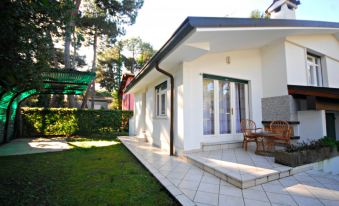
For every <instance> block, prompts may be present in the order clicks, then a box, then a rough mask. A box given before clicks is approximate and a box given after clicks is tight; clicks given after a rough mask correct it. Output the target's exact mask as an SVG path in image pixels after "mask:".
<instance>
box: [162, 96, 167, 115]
mask: <svg viewBox="0 0 339 206" xmlns="http://www.w3.org/2000/svg"><path fill="white" fill-rule="evenodd" d="M165 106H166V95H165V94H161V114H162V115H164V114H166V108H165Z"/></svg>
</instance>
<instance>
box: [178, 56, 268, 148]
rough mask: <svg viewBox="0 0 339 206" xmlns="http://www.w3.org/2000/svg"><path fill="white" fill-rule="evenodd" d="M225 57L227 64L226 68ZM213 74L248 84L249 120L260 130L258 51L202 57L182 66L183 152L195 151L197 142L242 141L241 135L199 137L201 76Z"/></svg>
mask: <svg viewBox="0 0 339 206" xmlns="http://www.w3.org/2000/svg"><path fill="white" fill-rule="evenodd" d="M226 56H229V57H230V60H231V63H230V64H226V61H225V58H226ZM202 73H205V74H213V75H218V76H225V77H233V78H237V79H243V80H248V81H249V104H250V105H249V107H250V118H251V119H253V120H254V121H255V122H256V123H257V124H258V127H260V126H261V120H262V119H261V97H262V76H261V57H260V51H259V50H243V51H234V52H227V53H214V54H213V53H212V54H207V55H204V56H202V57H200V58H198V59H196V60H193V61H191V62H185V63H184V65H183V74H184V76H183V77H184V94H185V95H184V128H185V130H184V137H185V140H184V148H185V150H192V149H199V148H200V143H201V142H219V141H234V140H236V141H242V135H234V136H227V137H226V136H217V135H214V136H205V135H203V92H202V91H203V76H202Z"/></svg>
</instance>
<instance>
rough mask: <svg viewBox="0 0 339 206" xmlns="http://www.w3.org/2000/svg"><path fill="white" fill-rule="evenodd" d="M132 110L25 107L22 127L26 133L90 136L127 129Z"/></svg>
mask: <svg viewBox="0 0 339 206" xmlns="http://www.w3.org/2000/svg"><path fill="white" fill-rule="evenodd" d="M132 115H133V112H132V111H120V110H82V109H69V108H48V109H44V108H23V109H22V110H21V116H22V124H23V125H22V128H23V134H24V135H25V136H35V135H76V134H79V135H90V134H108V133H115V132H121V131H127V130H128V119H129V118H130V117H131V116H132Z"/></svg>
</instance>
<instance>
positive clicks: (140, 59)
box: [136, 42, 155, 69]
mask: <svg viewBox="0 0 339 206" xmlns="http://www.w3.org/2000/svg"><path fill="white" fill-rule="evenodd" d="M154 54H155V50H154V49H153V46H152V45H151V44H150V43H148V42H142V43H141V44H140V53H139V55H138V56H137V59H136V62H137V64H138V69H140V68H141V67H142V66H143V65H144V64H145V63H146V62H147V61H148V60H150V59H151V58H152V56H153V55H154Z"/></svg>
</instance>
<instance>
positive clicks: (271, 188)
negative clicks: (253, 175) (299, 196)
mask: <svg viewBox="0 0 339 206" xmlns="http://www.w3.org/2000/svg"><path fill="white" fill-rule="evenodd" d="M262 187H263V188H264V190H265V192H274V193H280V194H288V192H287V191H286V189H285V187H283V186H281V185H280V184H269V183H266V184H262Z"/></svg>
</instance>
